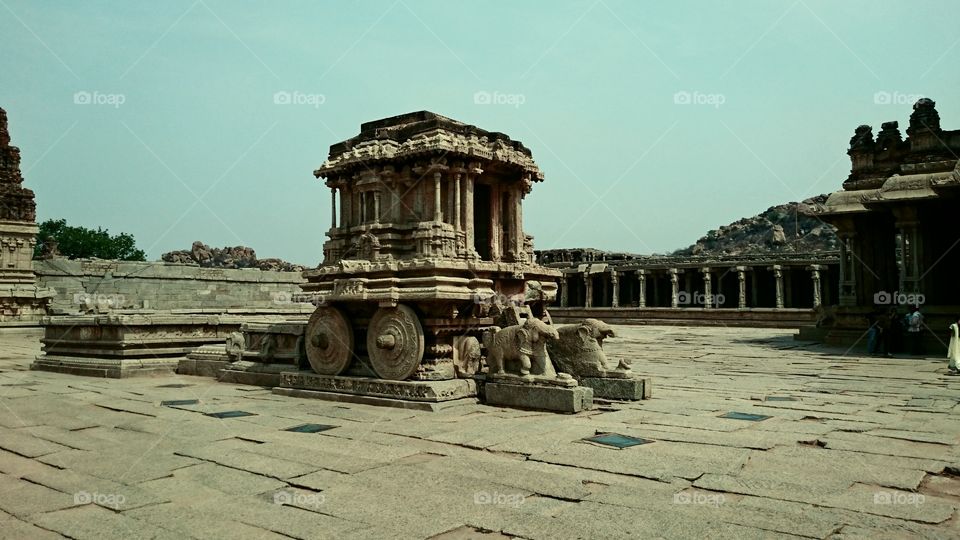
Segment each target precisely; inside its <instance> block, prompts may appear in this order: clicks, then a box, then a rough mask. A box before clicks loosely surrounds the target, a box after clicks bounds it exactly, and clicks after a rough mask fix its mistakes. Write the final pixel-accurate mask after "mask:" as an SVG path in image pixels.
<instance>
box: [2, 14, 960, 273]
mask: <svg viewBox="0 0 960 540" xmlns="http://www.w3.org/2000/svg"><path fill="white" fill-rule="evenodd" d="M958 20H960V3H958V2H955V1H949V0H944V1H913V2H905V1H904V2H885V1H845V2H837V1H819V0H802V1H801V0H798V1H796V2H792V1H791V0H786V1H782V2H779V1H778V2H773V1H762V2H760V1H751V2H747V1H741V2H712V1H703V2H692V1H691V2H679V1H678V2H640V1H627V0H585V1H571V2H561V1H537V2H533V1H530V2H515V1H495V2H482V1H472V2H454V1H445V2H441V1H436V2H434V1H421V0H396V1H393V0H386V1H383V2H380V1H365V2H356V3H353V2H339V1H338V2H333V1H326V2H317V1H296V2H294V1H273V2H266V1H263V2H253V1H226V0H197V1H196V2H194V1H192V0H188V1H183V2H181V1H169V2H134V1H116V2H107V1H103V2H70V1H45V2H39V1H37V2H28V1H20V0H0V45H2V51H3V54H2V55H0V106H2V107H4V108H5V109H7V111H8V114H9V117H10V122H11V134H12V136H13V140H14V144H16V145H18V146H20V147H21V149H22V153H23V169H24V173H25V174H24V176H25V178H26V183H27V185H28V187H30V188H32V189H33V190H34V191H36V193H37V208H38V219H40V220H43V219H47V218H51V217H57V218H59V217H62V218H66V219H67V220H68V221H69V222H70V223H73V224H82V225H86V226H92V227H95V226H103V227H107V228H109V229H110V230H111V231H112V232H120V231H125V232H129V233H132V234H133V235H134V236H135V237H136V238H137V241H138V244H139V245H140V247H141V248H143V249H145V250H146V251H147V254H148V258H157V257H159V255H160V254H161V253H163V252H166V251H170V250H173V249H184V248H188V247H189V246H190V243H191V242H192V241H194V240H203V241H204V242H206V243H208V244H211V245H213V246H224V245H238V244H243V245H247V246H250V247H253V248H255V249H256V251H257V254H258V256H260V257H262V258H263V257H281V258H284V259H287V260H290V261H294V262H299V263H304V264H311V265H312V264H316V263H317V262H318V261H319V260H320V259H321V258H322V252H321V246H322V243H323V239H324V232H325V231H326V229H327V227H328V226H329V223H330V216H329V212H330V210H329V208H330V203H329V192H328V191H327V190H326V189H325V188H324V187H323V186H322V184H321V183H320V182H319V181H316V180H314V178H313V176H312V174H311V173H312V171H313V170H314V169H315V168H316V167H317V166H318V165H320V163H322V162H323V160H324V159H325V158H326V155H327V149H328V147H329V146H330V144H332V143H334V142H338V141H340V140H342V139H345V138H347V137H350V136H353V135H355V134H356V133H357V132H358V131H359V125H360V123H361V122H364V121H368V120H372V119H376V118H381V117H385V116H392V115H395V114H400V113H404V112H408V111H414V110H420V109H428V110H432V111H435V112H437V113H440V114H443V115H446V116H450V117H453V118H456V119H458V120H462V121H465V122H469V123H472V124H476V125H478V126H480V127H483V128H485V129H488V130H494V131H502V132H505V133H507V134H509V135H510V136H512V137H514V138H517V139H520V140H522V141H523V142H524V143H525V144H526V145H527V146H528V147H530V148H531V149H532V151H533V155H534V158H535V159H536V160H537V162H538V163H539V165H540V167H541V169H542V170H543V171H544V173H545V175H546V182H545V183H543V184H540V185H538V186H536V187H535V189H534V191H533V193H532V194H531V196H529V197H528V198H527V200H526V203H525V208H524V218H525V220H526V223H525V225H526V229H527V232H528V233H531V234H533V235H535V244H536V247H537V248H539V249H546V248H554V247H572V246H593V247H598V248H603V249H610V250H622V251H633V252H641V253H649V252H664V251H669V250H672V249H676V248H679V247H684V246H686V245H688V244H690V243H692V242H693V241H694V240H696V239H697V238H698V237H699V236H700V235H701V234H703V233H705V232H706V231H707V230H709V229H712V228H715V227H717V226H719V225H722V224H726V223H729V222H731V221H733V220H736V219H738V218H740V217H743V216H747V215H754V214H756V213H758V212H760V211H762V210H765V209H766V208H767V207H769V206H772V205H775V204H780V203H783V202H786V201H790V200H798V199H801V198H804V197H808V196H810V195H814V194H817V193H822V192H829V191H833V190H835V189H838V188H839V186H840V183H841V182H842V181H843V179H844V178H845V177H846V174H847V172H848V171H849V160H848V158H847V156H846V155H845V151H846V148H847V142H848V140H849V139H850V137H851V136H852V134H853V130H854V128H855V127H856V126H857V125H858V124H862V123H867V124H871V125H873V126H874V128H875V131H877V130H879V125H880V123H881V122H883V121H886V120H899V121H900V126H901V130H903V129H905V128H906V126H907V118H908V117H909V113H910V105H911V103H912V101H913V98H914V96H915V95H927V96H930V97H932V98H933V99H935V100H936V101H937V108H938V110H939V111H940V115H941V117H942V119H943V127H944V128H947V129H956V128H960V92H958V91H957V89H958V88H960V70H958V65H957V59H958V57H960V44H958V42H960V32H958V30H957V21H958ZM77 92H81V93H82V92H88V93H89V97H90V100H91V101H102V102H104V103H103V104H93V103H88V104H76V103H75V94H76V93H77ZM276 92H290V93H291V95H294V94H293V93H294V92H297V93H298V94H295V95H296V96H297V98H296V99H300V100H301V101H306V102H308V103H304V104H299V105H298V104H275V103H274V94H275V93H276ZM477 92H488V93H490V94H494V93H496V94H495V95H496V97H497V98H498V99H499V100H501V101H506V102H511V103H513V104H477V103H475V97H474V96H475V93H477ZM678 92H687V93H688V94H680V95H679V96H678V97H675V96H676V95H677V93H678ZM878 92H880V93H881V94H880V98H879V101H880V103H878V102H877V101H878V100H877V99H876V98H875V95H876V94H877V93H878ZM883 93H886V94H883ZM116 96H121V97H116ZM318 96H322V97H318ZM86 97H87V96H86V95H85V94H80V96H79V97H78V98H77V99H79V100H80V101H84V100H85V99H86ZM687 97H689V98H690V100H689V101H694V102H695V101H701V102H703V103H702V104H696V103H689V104H684V103H682V102H683V101H684V100H685V98H687ZM118 100H122V101H123V103H122V104H119V106H114V105H111V102H114V103H115V102H116V101H118ZM677 100H679V101H680V102H681V103H675V101H677ZM885 100H887V101H890V102H892V103H889V104H886V103H883V102H884V101H885ZM319 101H323V103H322V104H321V103H318V102H319ZM521 101H522V103H519V104H518V102H521ZM721 102H722V103H721ZM198 198H199V199H200V202H198Z"/></svg>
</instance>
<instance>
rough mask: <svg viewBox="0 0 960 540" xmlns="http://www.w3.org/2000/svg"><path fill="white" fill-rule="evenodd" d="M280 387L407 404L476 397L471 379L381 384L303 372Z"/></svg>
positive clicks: (284, 380)
mask: <svg viewBox="0 0 960 540" xmlns="http://www.w3.org/2000/svg"><path fill="white" fill-rule="evenodd" d="M280 386H281V387H282V388H290V389H298V390H312V391H318V392H332V393H343V394H357V395H364V396H375V397H385V398H390V399H400V400H407V401H425V402H442V401H450V400H456V399H462V398H469V397H473V396H476V395H477V384H476V382H475V381H473V380H472V379H453V380H446V381H385V380H382V379H371V378H364V377H339V376H333V375H318V374H316V373H310V372H307V371H299V372H286V373H282V374H281V376H280Z"/></svg>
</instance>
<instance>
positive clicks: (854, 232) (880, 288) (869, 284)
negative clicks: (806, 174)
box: [821, 98, 960, 350]
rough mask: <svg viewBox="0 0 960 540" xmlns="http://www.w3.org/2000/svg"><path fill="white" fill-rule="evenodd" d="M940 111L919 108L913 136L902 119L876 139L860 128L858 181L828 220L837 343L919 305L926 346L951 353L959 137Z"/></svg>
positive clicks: (930, 104)
mask: <svg viewBox="0 0 960 540" xmlns="http://www.w3.org/2000/svg"><path fill="white" fill-rule="evenodd" d="M935 106H936V104H935V103H934V101H933V100H931V99H927V98H923V99H920V100H919V101H917V102H916V104H915V105H914V106H913V112H912V113H911V115H910V123H909V127H908V128H907V130H906V135H907V137H906V138H903V136H902V135H901V133H900V129H899V125H898V123H897V122H895V121H893V122H885V123H883V124H882V126H881V130H880V132H879V133H877V136H876V137H874V135H873V128H871V127H870V126H866V125H862V126H859V127H858V128H857V129H856V130H855V132H854V135H853V137H852V138H851V139H850V148H849V149H848V150H847V154H848V155H849V156H850V162H851V168H850V175H849V176H848V177H847V179H846V180H845V181H844V182H843V189H842V190H840V191H837V192H835V193H833V194H831V195H830V197H829V198H828V199H827V203H826V205H825V207H824V210H823V212H822V213H821V217H822V218H823V219H824V220H826V221H829V222H830V223H832V224H833V225H834V226H836V228H837V234H838V236H839V238H840V267H839V276H838V278H839V279H838V281H839V285H840V288H839V298H838V301H839V302H838V303H839V307H838V309H837V311H836V313H835V314H834V323H833V324H832V325H831V326H830V327H829V331H828V332H827V334H826V339H827V340H828V341H829V342H833V343H845V342H852V341H853V340H856V339H858V338H859V336H860V335H862V334H863V332H864V331H865V330H866V328H867V326H868V323H867V320H868V319H867V317H868V315H870V314H872V313H877V312H879V311H886V310H889V308H891V307H896V308H898V309H899V310H900V312H901V313H904V312H906V310H907V309H908V308H909V307H910V305H911V304H920V305H921V308H922V311H923V312H924V314H925V316H926V326H927V328H926V329H925V330H924V334H925V335H926V339H927V345H928V346H930V347H935V348H937V349H939V348H943V349H945V348H946V345H945V342H946V338H945V337H941V336H942V335H945V332H946V328H947V326H948V325H949V323H950V322H954V321H956V318H957V314H958V313H960V288H958V287H957V286H956V279H957V268H958V267H960V249H958V248H957V243H958V241H960V231H958V229H957V226H956V214H954V212H955V211H956V204H957V200H958V194H960V166H958V159H957V156H958V154H960V130H953V131H948V130H944V129H942V128H941V127H940V115H939V113H938V112H937V110H936V107H935ZM937 334H940V335H941V336H938V335H937ZM928 350H929V349H928Z"/></svg>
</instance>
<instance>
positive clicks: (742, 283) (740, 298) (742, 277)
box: [737, 266, 747, 309]
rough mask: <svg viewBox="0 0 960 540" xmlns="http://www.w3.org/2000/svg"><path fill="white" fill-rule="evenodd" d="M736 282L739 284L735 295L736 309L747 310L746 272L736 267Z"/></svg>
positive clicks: (742, 268)
mask: <svg viewBox="0 0 960 540" xmlns="http://www.w3.org/2000/svg"><path fill="white" fill-rule="evenodd" d="M737 282H738V284H739V287H740V288H739V289H738V295H737V307H738V308H739V309H746V308H747V272H746V269H745V268H744V267H742V266H738V267H737Z"/></svg>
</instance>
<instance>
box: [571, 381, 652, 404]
mask: <svg viewBox="0 0 960 540" xmlns="http://www.w3.org/2000/svg"><path fill="white" fill-rule="evenodd" d="M580 385H581V386H586V387H588V388H592V389H593V396H594V397H598V398H604V399H620V400H627V401H637V400H641V399H650V397H651V395H652V384H651V382H650V379H649V378H648V377H624V378H614V377H583V378H581V379H580Z"/></svg>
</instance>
